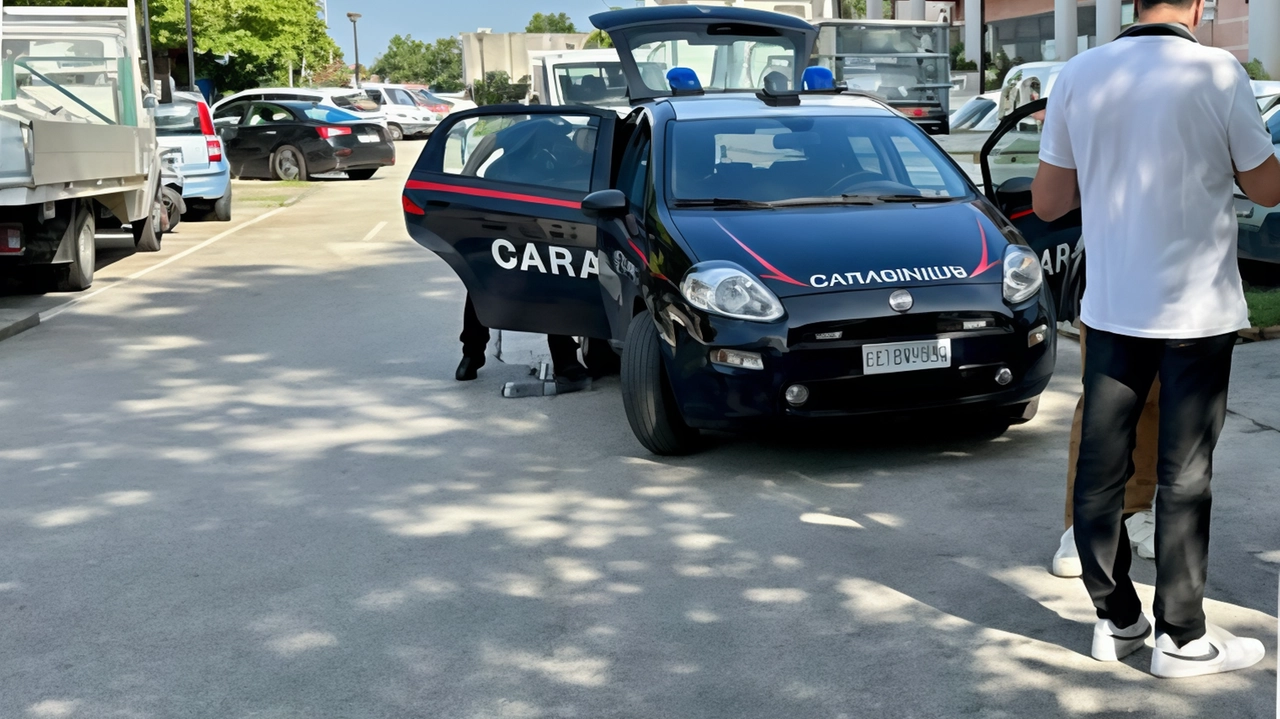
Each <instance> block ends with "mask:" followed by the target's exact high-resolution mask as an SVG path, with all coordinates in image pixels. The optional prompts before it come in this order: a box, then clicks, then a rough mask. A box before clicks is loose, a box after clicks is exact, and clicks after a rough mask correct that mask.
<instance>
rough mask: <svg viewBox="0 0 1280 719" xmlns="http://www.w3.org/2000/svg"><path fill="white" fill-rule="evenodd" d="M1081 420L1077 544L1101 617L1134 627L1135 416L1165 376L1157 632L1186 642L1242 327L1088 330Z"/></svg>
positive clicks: (1198, 600)
mask: <svg viewBox="0 0 1280 719" xmlns="http://www.w3.org/2000/svg"><path fill="white" fill-rule="evenodd" d="M1088 333H1089V342H1088V343H1087V344H1086V347H1085V358H1084V418H1083V420H1082V434H1081V444H1080V458H1079V461H1078V462H1077V465H1076V486H1075V492H1074V494H1073V502H1074V511H1075V524H1074V526H1075V535H1076V548H1077V549H1078V550H1079V551H1080V562H1081V565H1082V567H1083V570H1084V583H1085V587H1086V588H1087V589H1088V590H1089V596H1090V597H1092V599H1093V603H1094V606H1095V607H1097V609H1098V617H1099V618H1103V619H1110V620H1111V621H1112V622H1114V623H1115V624H1116V625H1117V626H1119V627H1127V626H1129V625H1131V624H1133V623H1134V622H1135V621H1137V619H1138V615H1139V613H1140V612H1141V611H1142V604H1141V602H1140V601H1139V600H1138V595H1137V593H1136V592H1135V591H1134V588H1133V582H1132V581H1131V580H1130V579H1129V565H1130V561H1131V559H1132V557H1131V555H1130V548H1129V536H1128V533H1127V532H1126V531H1125V527H1124V522H1123V512H1124V489H1125V483H1126V482H1127V481H1128V479H1129V477H1130V476H1131V475H1132V474H1133V470H1134V468H1133V447H1134V442H1135V438H1136V430H1137V425H1138V417H1139V416H1140V415H1141V414H1142V407H1143V404H1144V403H1145V401H1146V398H1147V393H1148V392H1149V391H1150V389H1151V383H1152V381H1153V379H1154V378H1155V377H1156V376H1159V377H1160V383H1161V387H1160V430H1159V439H1158V447H1159V459H1158V460H1157V463H1156V475H1157V479H1158V481H1159V487H1158V489H1157V490H1156V502H1155V517H1156V598H1155V607H1154V610H1155V617H1156V631H1158V632H1163V633H1166V634H1168V635H1169V636H1170V638H1172V639H1173V640H1174V641H1175V642H1176V643H1177V644H1178V645H1179V646H1181V645H1183V644H1186V643H1187V642H1189V641H1193V640H1195V639H1199V638H1200V637H1201V636H1204V632H1205V626H1204V623H1205V617H1204V609H1203V606H1202V605H1203V602H1204V583H1205V573H1206V568H1207V565H1208V559H1209V511H1210V507H1211V505H1212V493H1211V491H1210V489H1209V480H1210V479H1211V477H1212V475H1213V449H1214V446H1215V445H1217V443H1218V436H1219V434H1220V433H1221V432H1222V425H1223V422H1224V421H1225V420H1226V414H1227V385H1228V382H1229V380H1230V376H1231V353H1232V350H1233V348H1234V347H1235V342H1236V335H1235V333H1232V334H1229V335H1219V336H1216V337H1206V338H1203V339H1191V340H1164V339H1142V338H1137V337H1128V336H1124V335H1117V334H1112V333H1110V332H1103V331H1101V330H1095V329H1093V328H1089V330H1088Z"/></svg>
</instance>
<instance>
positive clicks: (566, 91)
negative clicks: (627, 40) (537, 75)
mask: <svg viewBox="0 0 1280 719" xmlns="http://www.w3.org/2000/svg"><path fill="white" fill-rule="evenodd" d="M552 67H553V68H554V72H555V79H556V82H557V83H558V84H559V85H560V96H561V97H563V98H564V102H565V104H566V105H578V104H581V105H595V106H597V107H617V106H620V105H627V104H628V103H627V80H626V78H624V77H623V75H622V63H621V62H616V61H615V62H574V63H565V64H563V65H554V66H552Z"/></svg>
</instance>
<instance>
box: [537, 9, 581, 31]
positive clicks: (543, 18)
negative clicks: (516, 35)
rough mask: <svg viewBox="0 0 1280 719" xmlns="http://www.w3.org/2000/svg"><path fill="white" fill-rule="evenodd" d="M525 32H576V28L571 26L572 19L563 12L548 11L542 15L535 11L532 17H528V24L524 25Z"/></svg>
mask: <svg viewBox="0 0 1280 719" xmlns="http://www.w3.org/2000/svg"><path fill="white" fill-rule="evenodd" d="M524 31H525V32H577V31H578V30H577V28H575V27H574V26H573V21H572V20H570V19H569V16H568V15H567V14H565V13H556V14H555V15H552V14H550V13H548V14H546V15H543V14H542V13H540V12H535V13H534V14H533V17H532V18H530V19H529V24H528V25H525V26H524Z"/></svg>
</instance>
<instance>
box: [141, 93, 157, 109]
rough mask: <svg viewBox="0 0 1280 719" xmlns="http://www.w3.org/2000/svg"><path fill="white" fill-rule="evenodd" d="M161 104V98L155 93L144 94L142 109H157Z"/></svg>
mask: <svg viewBox="0 0 1280 719" xmlns="http://www.w3.org/2000/svg"><path fill="white" fill-rule="evenodd" d="M159 104H160V98H158V97H156V96H155V95H152V94H151V93H149V92H148V93H147V94H146V95H143V96H142V109H144V110H154V109H156V107H157V106H159Z"/></svg>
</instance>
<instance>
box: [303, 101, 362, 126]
mask: <svg viewBox="0 0 1280 719" xmlns="http://www.w3.org/2000/svg"><path fill="white" fill-rule="evenodd" d="M303 112H304V113H305V114H306V116H307V117H309V118H311V119H312V120H319V121H320V122H359V121H360V120H361V118H360V116H359V115H355V114H352V113H350V112H347V111H346V110H339V109H338V108H336V107H329V106H327V105H312V106H311V107H308V108H307V109H306V110H303Z"/></svg>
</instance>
